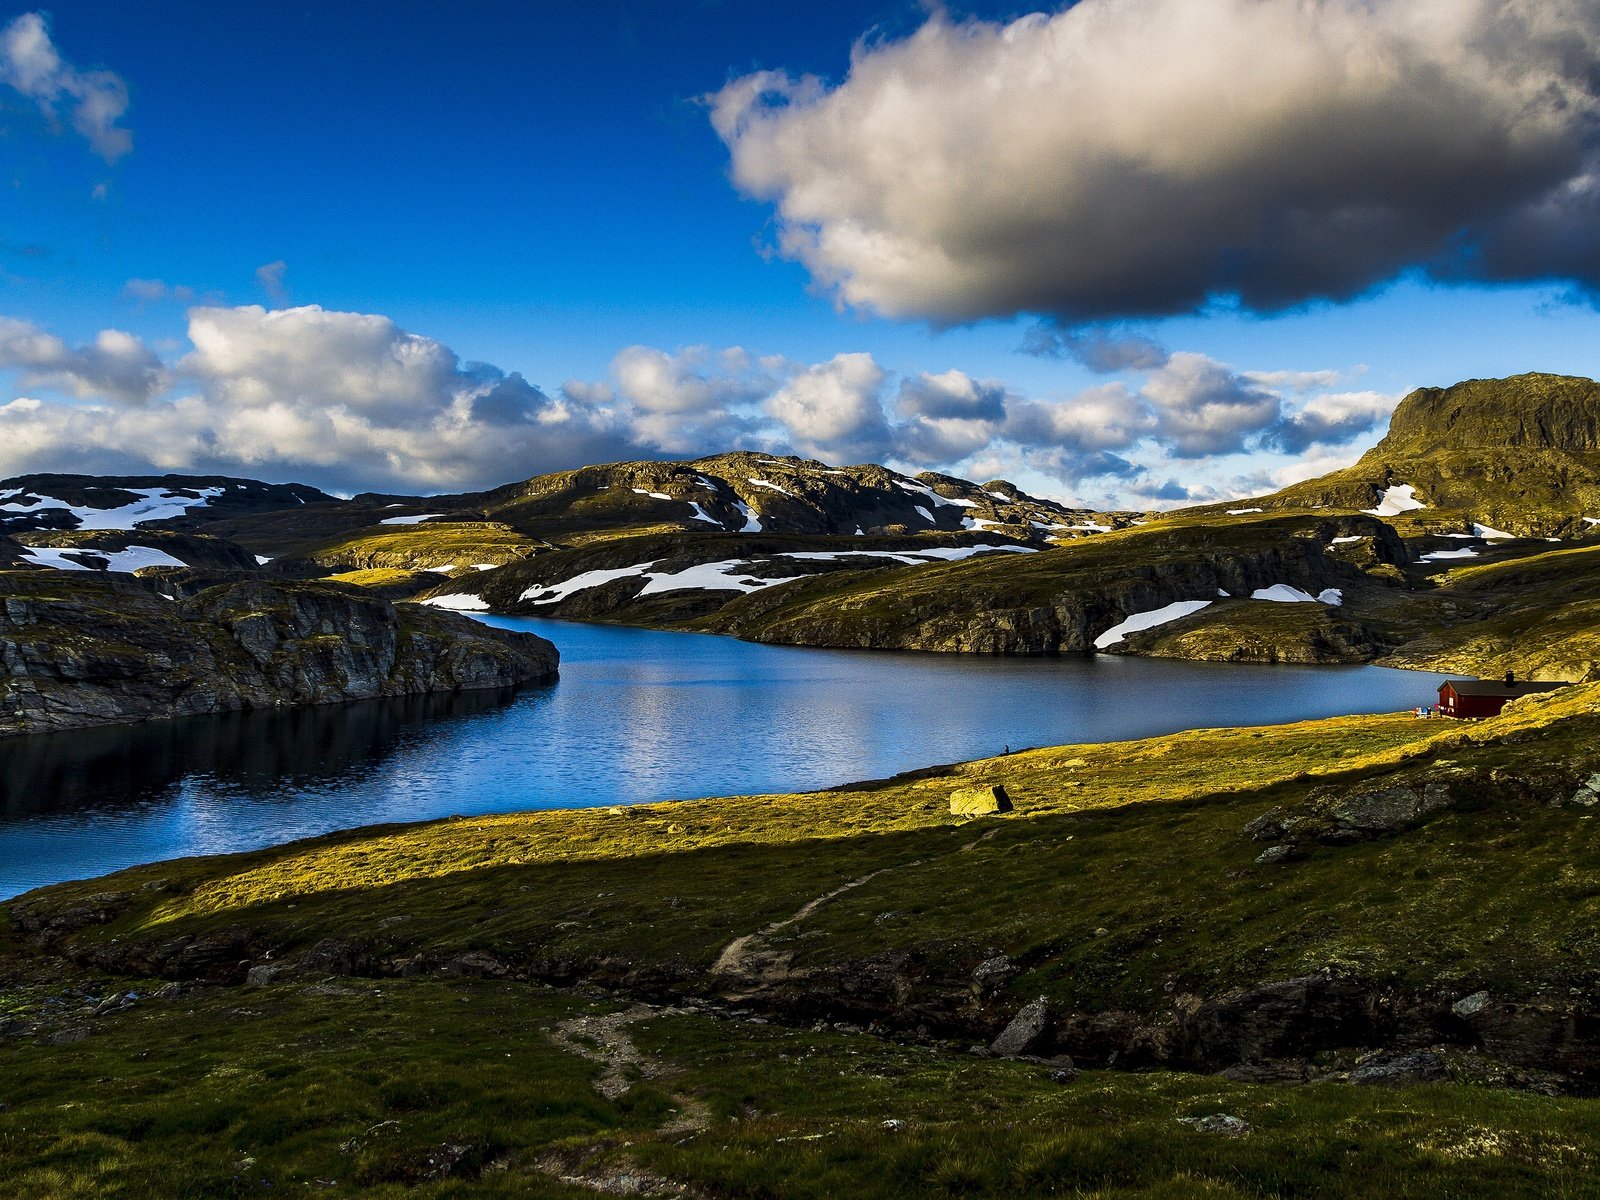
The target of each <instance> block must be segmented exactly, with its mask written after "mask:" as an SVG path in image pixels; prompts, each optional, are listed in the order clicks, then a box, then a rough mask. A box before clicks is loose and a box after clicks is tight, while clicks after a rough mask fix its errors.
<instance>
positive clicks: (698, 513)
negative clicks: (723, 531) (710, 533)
mask: <svg viewBox="0 0 1600 1200" xmlns="http://www.w3.org/2000/svg"><path fill="white" fill-rule="evenodd" d="M688 503H689V507H690V508H692V509H694V513H693V517H694V519H695V520H696V521H709V522H710V523H711V524H713V525H716V526H718V527H719V528H720V527H721V525H722V522H721V521H719V520H717V519H716V518H715V517H713V516H712V515H711V514H710V513H708V512H707V511H706V510H705V509H703V508H701V507H700V506H699V505H698V504H696V503H695V502H694V501H693V500H690V501H689V502H688Z"/></svg>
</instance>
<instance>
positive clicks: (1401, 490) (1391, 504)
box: [1361, 483, 1428, 517]
mask: <svg viewBox="0 0 1600 1200" xmlns="http://www.w3.org/2000/svg"><path fill="white" fill-rule="evenodd" d="M1427 507H1428V506H1427V505H1426V504H1424V503H1423V502H1422V501H1421V500H1418V499H1417V489H1416V488H1414V487H1412V486H1411V485H1410V484H1409V483H1397V484H1395V485H1394V486H1393V487H1391V488H1385V489H1384V492H1383V498H1382V499H1381V500H1379V501H1378V507H1377V508H1364V509H1362V510H1361V511H1362V512H1364V513H1368V514H1370V515H1371V516H1374V517H1398V516H1399V515H1400V514H1401V513H1403V512H1413V511H1415V510H1416V509H1419V508H1427Z"/></svg>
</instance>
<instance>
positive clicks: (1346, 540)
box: [1328, 533, 1366, 546]
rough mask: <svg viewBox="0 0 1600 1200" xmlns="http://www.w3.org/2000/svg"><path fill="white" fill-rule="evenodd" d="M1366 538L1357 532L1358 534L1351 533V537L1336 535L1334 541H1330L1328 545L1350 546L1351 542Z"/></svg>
mask: <svg viewBox="0 0 1600 1200" xmlns="http://www.w3.org/2000/svg"><path fill="white" fill-rule="evenodd" d="M1365 540H1366V539H1365V538H1363V537H1362V536H1361V535H1360V534H1359V533H1356V534H1351V535H1350V536H1349V537H1336V538H1334V539H1333V541H1331V542H1329V543H1328V545H1330V546H1348V545H1349V544H1350V543H1351V542H1362V541H1365Z"/></svg>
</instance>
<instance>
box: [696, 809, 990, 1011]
mask: <svg viewBox="0 0 1600 1200" xmlns="http://www.w3.org/2000/svg"><path fill="white" fill-rule="evenodd" d="M999 832H1000V829H999V827H996V828H994V829H989V830H986V831H985V832H984V833H983V834H982V835H980V836H979V837H976V838H974V839H973V840H972V841H970V842H967V843H965V844H963V845H961V846H959V847H957V848H956V850H954V851H952V853H955V854H960V853H962V852H963V851H967V850H973V849H976V848H977V847H978V846H980V845H981V844H982V843H984V842H986V841H988V840H989V839H990V838H992V837H993V836H994V835H995V834H997V833H999ZM940 857H946V856H943V855H941V856H940ZM926 861H927V860H925V859H920V858H916V859H912V860H911V861H910V862H904V863H897V864H896V865H894V866H892V867H879V868H878V869H877V870H876V871H869V872H868V873H867V874H865V875H862V876H860V877H859V878H857V879H852V880H850V881H849V882H848V883H842V884H840V885H839V886H838V887H836V888H834V889H833V891H831V892H824V893H823V894H822V895H820V896H815V897H813V898H812V899H810V900H807V901H806V902H805V903H804V904H802V905H801V906H800V907H799V908H797V909H796V910H795V911H794V912H793V913H791V914H790V915H789V916H787V917H784V918H783V919H782V920H779V921H773V922H772V923H770V924H768V925H764V926H762V927H761V928H760V929H758V930H756V931H755V932H754V933H746V934H742V935H741V936H739V937H736V938H734V939H733V941H731V942H729V943H728V944H727V945H726V946H724V947H723V948H722V953H720V954H718V955H717V961H716V962H714V963H713V964H712V965H711V974H712V975H721V976H724V977H729V978H734V979H750V980H756V981H770V980H771V979H772V978H773V977H774V976H775V975H780V974H782V972H783V971H784V969H785V967H786V966H787V965H788V961H789V959H790V958H792V957H793V955H792V954H790V953H788V952H786V951H782V950H774V949H773V948H772V947H770V946H769V945H767V939H768V938H770V937H772V936H773V935H774V934H778V933H781V932H783V931H784V930H785V929H788V928H789V927H790V926H791V925H798V924H799V923H800V922H801V921H804V920H805V919H806V918H808V917H810V916H811V915H812V914H814V913H815V912H816V911H817V910H818V909H820V908H821V907H823V905H825V904H829V903H831V902H832V901H834V900H837V899H838V898H839V897H840V896H842V895H844V894H845V893H846V892H849V891H853V890H854V889H856V888H858V887H861V886H862V885H863V884H867V883H871V882H872V881H873V880H874V879H877V878H878V877H879V876H880V875H887V874H889V873H890V872H893V871H904V870H907V869H909V868H911V867H920V866H922V865H923V864H924V862H926Z"/></svg>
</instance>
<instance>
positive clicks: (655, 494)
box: [633, 488, 672, 500]
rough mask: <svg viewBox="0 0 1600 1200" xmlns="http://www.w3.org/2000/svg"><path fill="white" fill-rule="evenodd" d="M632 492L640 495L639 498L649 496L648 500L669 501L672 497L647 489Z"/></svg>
mask: <svg viewBox="0 0 1600 1200" xmlns="http://www.w3.org/2000/svg"><path fill="white" fill-rule="evenodd" d="M633 490H634V492H635V494H637V495H640V496H649V497H650V499H652V500H671V499H672V497H671V496H669V495H667V494H666V493H665V492H652V491H650V490H649V489H647V488H634V489H633Z"/></svg>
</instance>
